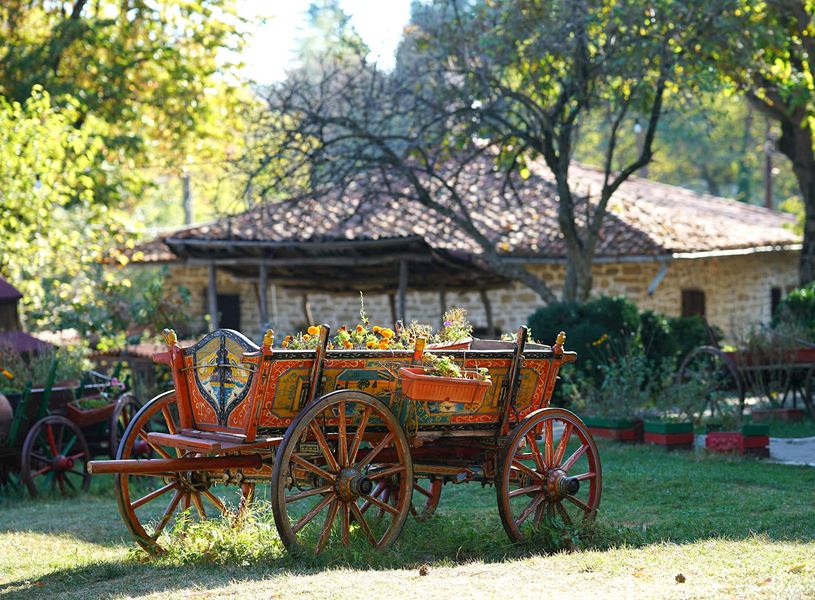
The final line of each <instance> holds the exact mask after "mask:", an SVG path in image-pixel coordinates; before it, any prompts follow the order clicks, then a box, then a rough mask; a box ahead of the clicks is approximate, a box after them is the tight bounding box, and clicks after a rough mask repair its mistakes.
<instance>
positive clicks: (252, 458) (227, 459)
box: [88, 454, 263, 475]
mask: <svg viewBox="0 0 815 600" xmlns="http://www.w3.org/2000/svg"><path fill="white" fill-rule="evenodd" d="M262 466H263V458H262V457H261V456H260V454H241V455H237V456H214V457H213V456H202V457H196V458H164V459H161V458H157V459H150V460H92V461H91V462H89V463H88V471H89V472H90V473H93V474H94V475H96V474H100V473H117V474H127V475H135V474H138V473H141V474H143V475H159V474H161V473H180V472H182V471H221V470H224V469H260V468H261V467H262Z"/></svg>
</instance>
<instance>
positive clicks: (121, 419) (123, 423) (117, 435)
mask: <svg viewBox="0 0 815 600" xmlns="http://www.w3.org/2000/svg"><path fill="white" fill-rule="evenodd" d="M141 406H142V405H141V402H139V399H138V398H136V396H135V395H133V394H129V393H128V394H122V395H121V396H120V397H119V399H118V400H117V401H116V408H114V409H113V414H112V415H111V416H110V423H109V424H108V425H109V431H108V451H109V453H110V457H111V458H116V450H117V449H118V448H119V442H120V441H121V439H122V436H123V435H124V433H125V431H126V430H127V426H128V425H130V421H132V420H133V417H134V416H136V413H137V412H139V409H141ZM148 449H149V447H148V446H147V444H146V443H143V444H139V445H137V447H136V450H137V452H136V454H138V451H139V450H142V451H144V452H147V451H148ZM144 458H147V457H146V456H145V457H144Z"/></svg>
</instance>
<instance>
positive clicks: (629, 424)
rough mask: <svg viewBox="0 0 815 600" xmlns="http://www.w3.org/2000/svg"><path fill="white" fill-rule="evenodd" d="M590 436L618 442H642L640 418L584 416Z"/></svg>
mask: <svg viewBox="0 0 815 600" xmlns="http://www.w3.org/2000/svg"><path fill="white" fill-rule="evenodd" d="M584 422H585V423H586V426H587V427H588V428H589V431H591V434H592V436H594V437H596V438H604V439H607V440H616V441H618V442H642V419H615V418H612V417H586V419H585V420H584Z"/></svg>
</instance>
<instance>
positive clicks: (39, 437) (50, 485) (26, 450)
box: [20, 416, 91, 496]
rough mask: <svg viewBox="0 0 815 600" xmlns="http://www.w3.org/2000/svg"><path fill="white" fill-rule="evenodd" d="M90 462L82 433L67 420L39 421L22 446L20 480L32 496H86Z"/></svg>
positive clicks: (88, 484) (47, 418) (89, 480)
mask: <svg viewBox="0 0 815 600" xmlns="http://www.w3.org/2000/svg"><path fill="white" fill-rule="evenodd" d="M90 459H91V453H90V451H89V450H88V443H87V442H86V441H85V436H83V435H82V431H81V430H80V429H79V427H77V426H76V425H74V424H73V423H72V422H71V421H69V420H68V419H66V418H64V417H57V416H50V417H45V418H43V419H40V420H39V421H37V422H36V423H34V426H33V427H32V428H31V429H30V430H29V432H28V435H26V436H25V441H24V442H23V449H22V455H21V458H20V477H21V479H22V481H23V483H25V485H26V487H27V488H28V492H29V493H30V494H31V495H32V496H36V495H38V494H40V493H42V492H46V491H56V490H59V492H60V493H61V494H62V495H63V496H67V495H69V494H72V493H74V492H78V491H80V490H81V491H83V492H87V491H88V487H89V486H90V484H91V475H90V473H88V468H87V463H88V461H89V460H90Z"/></svg>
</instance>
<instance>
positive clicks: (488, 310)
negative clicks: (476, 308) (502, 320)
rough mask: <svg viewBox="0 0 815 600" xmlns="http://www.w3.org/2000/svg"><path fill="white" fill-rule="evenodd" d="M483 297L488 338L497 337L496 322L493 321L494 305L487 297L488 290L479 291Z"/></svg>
mask: <svg viewBox="0 0 815 600" xmlns="http://www.w3.org/2000/svg"><path fill="white" fill-rule="evenodd" d="M479 294H480V295H481V303H482V304H483V305H484V314H485V315H486V316H487V337H488V338H494V337H495V322H494V321H493V320H492V303H491V302H490V297H489V296H487V290H481V291H479Z"/></svg>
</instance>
